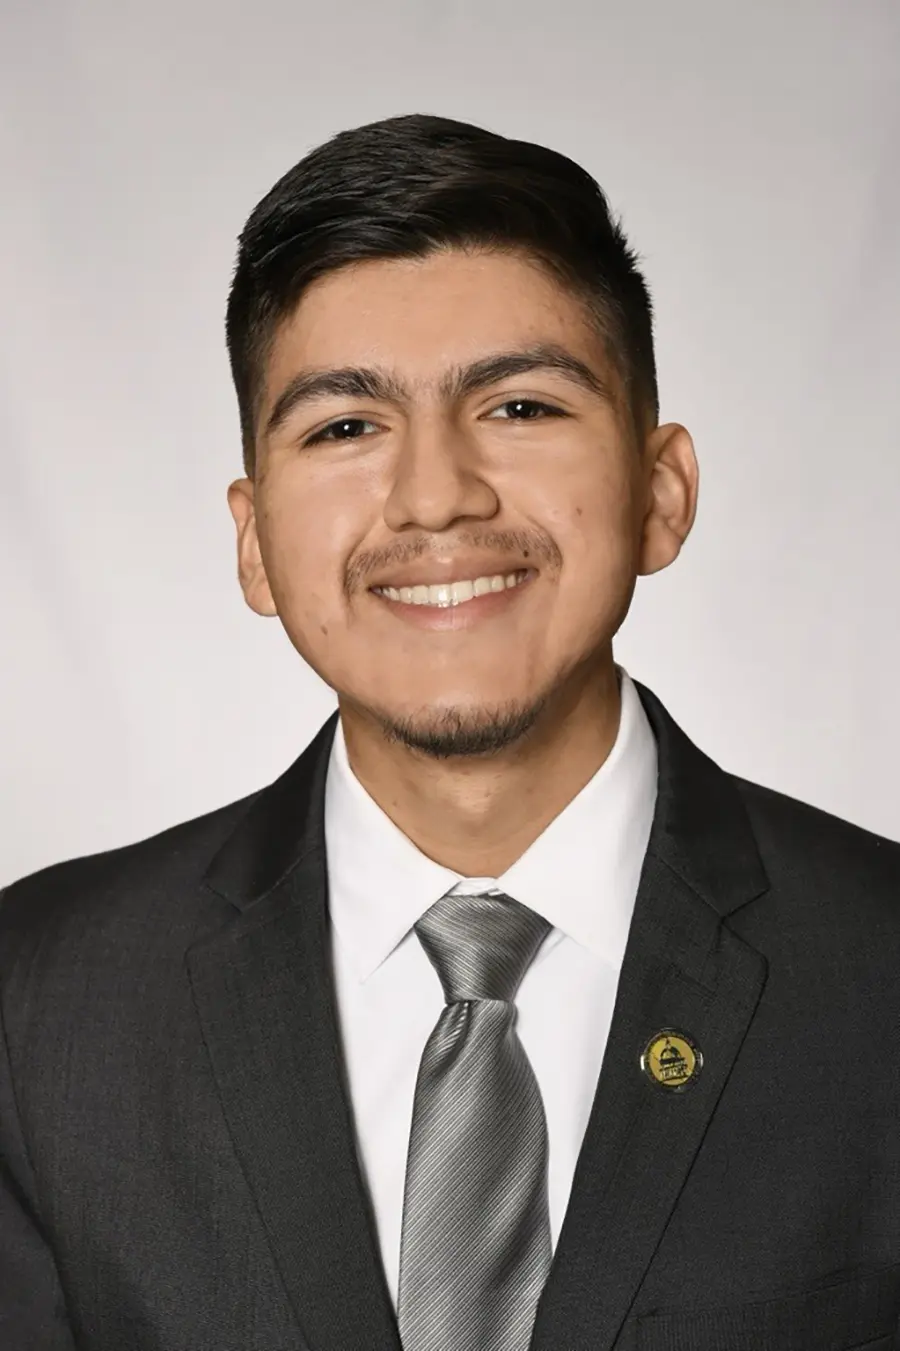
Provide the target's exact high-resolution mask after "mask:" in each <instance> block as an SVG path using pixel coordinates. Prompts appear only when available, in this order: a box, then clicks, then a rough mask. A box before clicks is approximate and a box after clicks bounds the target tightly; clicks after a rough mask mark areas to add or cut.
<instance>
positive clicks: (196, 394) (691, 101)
mask: <svg viewBox="0 0 900 1351" xmlns="http://www.w3.org/2000/svg"><path fill="white" fill-rule="evenodd" d="M0 12H2V36H0V100H2V102H0V154H2V166H0V294H2V309H0V457H2V477H0V484H2V498H0V577H2V583H0V585H2V661H0V720H2V721H0V747H2V769H0V780H2V790H0V791H2V800H0V883H3V882H8V881H11V880H12V879H13V878H14V877H16V876H19V875H21V874H23V873H25V872H28V871H31V870H33V869H35V868H38V867H41V866H43V865H45V864H48V863H51V862H54V861H56V860H59V859H62V858H65V857H70V856H73V855H76V854H84V853H88V852H93V851H95V850H100V849H106V848H110V847H113V846H115V845H119V844H123V843H126V842H129V841H131V840H134V839H137V838H141V837H143V836H146V835H149V834H151V833H153V832H155V831H157V830H160V829H162V828H164V827H165V826H167V825H169V824H172V823H174V822H176V821H178V820H181V819H185V818H187V817H190V816H194V815H197V814H199V813H201V812H203V811H206V810H209V809H211V808H214V807H216V806H218V805H220V804H222V803H225V802H227V801H229V800H231V799H233V798H235V797H238V796H241V795H243V794H245V793H247V792H250V791H252V790H253V789H255V788H257V787H260V786H262V785H263V784H264V783H266V782H267V781H269V780H270V779H272V778H273V777H275V776H276V775H277V774H279V773H280V772H281V771H282V769H284V768H285V767H286V766H287V764H288V763H290V761H291V760H293V759H294V757H295V756H296V755H297V754H298V753H299V751H300V750H301V749H302V747H303V746H304V745H305V744H306V742H307V741H308V740H309V739H310V737H311V736H312V735H313V733H314V732H315V731H316V729H317V728H318V727H319V726H320V724H321V722H322V721H323V720H324V718H325V717H326V716H327V715H328V713H329V712H330V711H331V710H332V708H333V707H334V696H333V694H332V693H331V691H330V690H329V689H327V688H326V687H325V686H324V685H323V684H322V683H321V682H320V681H319V680H318V678H317V677H316V676H314V675H313V674H312V673H311V671H310V670H309V669H308V668H307V667H305V665H304V664H303V662H302V661H301V659H300V658H299V657H298V656H297V655H296V654H295V652H294V650H293V649H292V648H291V646H290V644H289V643H288V641H287V639H286V638H285V636H284V635H283V633H282V631H281V629H280V627H279V626H278V624H277V621H265V620H261V619H258V618H256V617H255V616H254V615H252V614H251V613H250V611H249V610H247V609H246V608H245V606H244V604H243V601H242V599H241V596H240V593H239V591H238V588H237V583H236V580H235V561H234V544H233V530H232V524H231V519H230V517H229V515H228V511H227V507H226V501H225V489H226V486H227V484H228V482H229V480H230V479H231V478H234V477H236V476H237V475H238V474H239V472H240V452H239V437H238V424H237V413H236V406H235V402H234V397H233V393H232V389H231V386H230V382H229V375H228V368H227V362H226V355H225V347H224V337H223V313H224V306H225V298H226V293H227V288H228V284H229V281H230V275H231V269H232V265H233V258H234V249H235V239H236V236H237V234H238V231H239V230H240V228H241V226H242V224H243V222H244V220H245V218H246V216H247V215H248V214H249V212H250V210H251V209H252V207H253V205H254V204H255V203H256V201H257V200H258V199H259V197H261V196H262V194H263V193H264V192H265V191H267V190H268V188H269V187H270V186H271V184H272V183H273V182H274V181H275V179H276V178H277V177H279V176H280V175H281V173H283V172H284V171H285V170H286V169H287V168H288V167H289V166H290V165H292V164H293V163H295V162H296V161H297V160H298V159H300V158H301V157H302V156H303V155H304V154H305V153H306V152H307V151H308V150H309V149H311V148H312V147H313V146H314V145H316V144H318V143H319V142H321V141H322V140H324V139H326V138H327V137H328V136H330V135H332V134H333V133H334V132H336V131H338V130H341V129H343V128H346V127H350V126H354V125H358V124H360V123H363V122H368V121H372V120H374V119H377V118H381V117H386V116H389V115H393V114H396V113H403V112H433V113H440V114H445V115H449V116H452V117H459V118H462V119H464V120H467V121H473V122H477V123H480V124H482V125H484V126H487V127H490V128H491V129H493V130H496V131H498V132H501V133H504V134H507V135H511V136H515V137H520V138H525V139H530V140H536V141H540V142H543V143H545V144H548V145H551V146H553V147H554V148H556V149H558V150H561V151H563V152H564V153H566V154H568V155H570V156H572V157H573V158H575V159H577V160H578V161H580V162H581V163H582V164H583V165H584V166H585V167H586V168H587V169H588V170H589V171H590V172H591V173H592V174H593V175H594V176H595V177H596V178H597V179H598V181H599V182H600V183H601V185H602V186H603V187H604V189H605V190H606V191H607V193H608V194H609V196H610V198H611V201H612V203H613V205H614V207H615V209H616V210H617V211H618V212H619V213H620V214H621V216H622V218H623V221H624V224H625V227H626V229H627V231H628V233H629V236H630V238H631V240H632V242H633V243H634V245H635V246H636V247H637V248H638V250H639V252H640V253H641V255H642V258H643V260H644V266H645V268H646V272H647V275H648V277H649V280H650V284H651V288H652V291H653V294H654V298H655V303H656V310H657V335H658V338H657V351H658V361H659V368H660V378H661V390H662V401H663V417H664V419H665V420H678V421H682V422H684V423H686V424H687V425H688V427H689V428H690V429H691V431H692V432H693V434H694V436H695V440H696V444H697V448H698V453H699V457H700V461H701V467H702V474H703V478H702V489H701V505H700V514H699V518H698V522H697V526H696V529H695V532H694V534H693V536H692V538H691V540H690V541H689V544H688V547H687V548H686V550H685V552H684V554H683V555H682V557H681V559H680V560H679V562H678V563H677V564H676V565H675V566H674V567H673V568H671V569H670V570H669V571H668V572H667V573H664V574H662V575H660V576H659V577H656V578H650V579H646V580H644V581H642V582H641V583H640V584H639V588H638V592H637V596H636V599H635V603H634V607H633V610H632V613H631V615H630V617H629V619H628V621H627V623H626V626H625V628H624V630H623V632H622V635H621V638H620V641H619V644H618V648H617V654H618V658H619V660H620V661H621V662H622V663H623V664H624V665H625V666H626V667H627V669H628V670H629V671H630V672H631V673H632V674H633V675H634V676H636V677H638V678H639V679H641V680H643V681H645V682H646V683H647V684H649V685H650V686H651V687H652V688H653V689H654V690H655V691H656V692H657V693H658V694H659V695H660V696H661V697H662V698H663V700H664V701H665V702H666V703H667V704H668V706H669V708H670V711H671V712H672V713H673V714H674V716H675V717H676V719H678V721H679V722H680V723H681V725H682V726H683V727H684V729H685V730H686V731H687V732H688V734H689V735H690V736H691V737H692V738H693V739H694V740H695V741H696V742H698V744H700V745H701V746H702V747H703V748H704V749H705V750H706V751H707V752H708V753H710V754H711V755H712V756H713V757H714V758H715V759H716V760H718V761H719V762H720V763H721V764H722V765H724V766H725V767H726V768H729V769H731V770H732V771H734V772H737V773H739V774H742V775H744V776H745V777H748V778H753V779H756V780H758V781H761V782H763V783H765V784H769V785H771V786H773V787H777V788H779V789H781V790H783V791H785V792H788V793H790V794H792V795H794V796H797V797H801V798H804V799H806V800H808V801H810V802H813V803H815V804H816V805H818V806H821V807H824V808H826V809H828V810H830V811H832V812H835V813H837V814H839V815H842V816H845V817H848V818H849V819H851V820H853V821H856V822H859V823H860V824H862V825H864V826H866V827H867V828H869V829H872V830H876V831H879V832H881V833H883V834H886V835H890V836H893V837H895V838H896V837H900V787H898V774H897V767H898V763H900V727H898V720H897V713H896V709H897V680H898V671H900V634H898V612H900V606H898V604H897V599H896V593H897V585H898V576H900V529H898V525H900V451H898V443H897V426H898V420H900V382H898V378H897V363H898V352H900V341H898V339H900V240H898V229H897V222H898V218H900V173H898V165H900V82H898V74H897V72H898V62H900V5H898V4H897V3H896V0H882V2H881V3H878V2H876V0H854V3H852V4H851V3H850V2H849V0H843V3H841V0H769V2H768V3H760V2H759V0H757V3H754V4H738V3H729V0H715V2H714V0H706V3H690V2H689V0H688V2H687V3H673V2H672V0H669V2H665V3H664V2H662V0H661V2H660V3H645V4H642V3H627V4H626V3H624V0H622V3H616V4H607V3H603V0H593V3H588V0H581V3H576V2H574V0H558V2H557V3H555V4H552V5H548V4H547V3H545V0H515V3H513V2H512V0H477V3H475V0H443V3H438V2H437V0H422V2H420V3H413V2H412V0H406V2H405V3H404V2H402V0H380V3H378V4H377V5H374V4H371V3H364V2H363V0H355V3H351V2H350V0H331V3H328V4H321V5H320V4H309V3H306V4H304V3H287V2H286V0H255V2H254V3H253V4H247V3H246V0H242V2H241V3H237V0H154V2H153V3H152V4H149V5H148V4H146V3H144V2H143V0H142V3H140V4H138V3H134V0H84V2H83V3H75V2H74V0H70V3H64V0H41V3H39V4H32V5H25V4H22V3H18V0H3V5H2V11H0Z"/></svg>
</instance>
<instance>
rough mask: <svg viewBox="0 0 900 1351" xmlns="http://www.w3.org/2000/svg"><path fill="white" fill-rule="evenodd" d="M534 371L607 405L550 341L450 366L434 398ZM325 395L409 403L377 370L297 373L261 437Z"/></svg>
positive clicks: (578, 364)
mask: <svg viewBox="0 0 900 1351" xmlns="http://www.w3.org/2000/svg"><path fill="white" fill-rule="evenodd" d="M539 370H549V371H556V372H557V373H558V374H560V375H563V376H565V377H566V378H567V379H568V380H570V381H572V382H573V383H574V384H577V385H580V386H581V388H582V389H586V390H587V391H588V392H589V393H591V394H594V395H596V396H597V397H598V398H601V399H604V400H605V401H607V402H613V395H612V391H611V389H610V387H609V385H608V384H607V382H606V381H605V380H603V379H602V378H601V377H600V376H599V375H598V374H597V372H596V371H594V370H592V369H591V367H590V366H588V365H587V363H586V362H584V361H581V360H580V359H579V358H578V357H576V356H574V355H573V353H571V352H569V351H568V350H567V349H566V348H565V347H562V346H561V345H560V344H558V343H552V342H550V343H538V344H537V345H536V346H534V347H528V348H523V349H521V350H517V351H512V352H495V353H493V354H492V355H490V356H486V357H480V358H479V359H478V360H477V361H473V362H471V363H470V364H469V365H468V366H454V367H453V368H451V370H449V371H448V372H447V373H446V375H444V377H443V379H442V380H441V381H440V383H439V385H438V393H439V394H440V396H441V398H442V399H445V400H451V401H455V400H458V399H463V398H466V397H467V396H468V395H470V394H474V393H476V392H477V391H478V390H480V389H485V388H486V387H487V386H488V385H493V384H496V383H497V382H498V381H500V380H506V379H508V378H509V377H510V376H514V375H527V374H528V373H530V372H532V371H539ZM329 396H336V397H338V398H349V399H375V400H378V401H380V402H386V403H406V402H408V401H409V400H410V393H409V390H408V389H407V388H406V386H405V385H404V384H403V383H402V381H399V380H398V379H397V378H396V376H394V375H392V374H391V373H390V372H388V371H385V370H382V369H380V368H379V367H367V366H344V367H341V368H340V369H336V370H324V371H316V370H311V371H299V372H298V373H297V374H296V375H295V376H293V377H292V378H291V379H290V380H289V381H288V383H287V385H286V386H285V387H284V389H283V390H282V391H281V393H280V394H279V396H278V398H277V399H276V400H275V405H274V407H273V409H272V411H271V413H270V414H269V417H268V420H267V422H266V428H265V435H266V436H267V437H268V436H271V435H272V434H273V432H275V431H277V430H278V428H279V427H280V426H282V425H283V423H284V422H286V421H287V419H288V417H289V416H290V414H291V413H293V412H294V411H295V409H297V408H299V407H300V406H301V405H302V404H305V403H311V402H312V401H313V400H314V399H321V398H325V397H329Z"/></svg>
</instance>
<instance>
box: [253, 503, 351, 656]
mask: <svg viewBox="0 0 900 1351" xmlns="http://www.w3.org/2000/svg"><path fill="white" fill-rule="evenodd" d="M349 547H350V546H349V545H346V547H345V544H344V536H343V534H342V533H341V529H340V522H338V521H335V519H334V515H333V513H332V512H330V511H329V510H328V508H327V504H326V503H324V502H321V501H319V500H316V496H315V494H308V493H303V492H302V491H300V492H298V491H294V492H292V493H290V494H288V493H286V492H285V493H281V494H277V493H273V495H272V501H271V503H270V505H268V507H267V510H266V512H265V517H264V521H263V524H262V528H261V530H260V549H261V552H262V558H263V563H264V565H265V569H266V576H267V578H268V581H269V586H270V588H271V591H272V596H273V598H274V600H275V605H276V607H277V609H278V613H279V615H280V616H281V619H282V622H283V623H284V625H285V628H286V629H287V630H288V632H289V634H290V635H291V637H292V638H293V639H294V640H295V641H296V639H297V638H298V637H299V636H301V635H302V634H304V633H308V634H309V637H310V638H311V639H312V640H313V641H314V640H315V636H316V632H317V631H320V629H321V626H322V625H325V626H328V625H329V624H330V623H333V622H334V621H335V620H336V618H337V615H338V613H339V612H340V611H341V610H342V609H343V606H344V597H343V589H342V588H343V578H344V568H345V563H346V558H347V556H348V554H349Z"/></svg>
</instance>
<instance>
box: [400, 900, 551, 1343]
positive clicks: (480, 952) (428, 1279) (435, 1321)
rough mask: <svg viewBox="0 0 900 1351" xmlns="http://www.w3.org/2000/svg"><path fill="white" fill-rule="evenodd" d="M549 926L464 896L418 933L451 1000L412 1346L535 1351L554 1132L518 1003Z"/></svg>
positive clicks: (406, 1287) (434, 1112)
mask: <svg viewBox="0 0 900 1351" xmlns="http://www.w3.org/2000/svg"><path fill="white" fill-rule="evenodd" d="M550 927H551V926H550V925H549V924H548V923H547V922H546V920H544V919H542V918H541V917H540V916H539V915H536V914H535V913H534V911H532V910H529V909H527V907H526V906H524V905H520V904H519V902H518V901H515V900H513V899H512V898H511V897H509V896H503V895H476V896H466V895H459V894H454V893H450V894H448V895H446V896H444V897H442V898H441V900H439V901H438V902H437V904H436V905H433V906H432V907H431V909H430V910H428V911H427V912H426V913H425V914H424V915H423V916H422V918H421V919H420V920H419V922H418V924H416V926H415V929H416V933H417V934H418V936H419V940H420V942H421V943H422V946H423V948H424V949H425V951H426V953H427V954H428V956H429V958H430V959H431V962H432V964H433V965H434V967H435V969H436V971H437V973H438V975H439V977H440V980H441V985H442V986H443V988H444V996H445V998H446V1001H447V1004H446V1007H445V1008H444V1010H443V1012H442V1013H441V1016H440V1018H439V1019H438V1022H437V1026H436V1027H435V1029H434V1031H433V1032H432V1034H431V1036H430V1037H429V1039H428V1041H427V1043H426V1046H425V1050H424V1053H423V1055H422V1061H421V1064H420V1066H419V1076H418V1080H417V1083H416V1093H415V1100H414V1104H413V1119H412V1130H411V1132H410V1142H409V1154H408V1157H407V1164H406V1191H405V1195H404V1200H403V1229H402V1237H401V1243H400V1292H399V1300H398V1319H399V1324H400V1336H401V1340H402V1342H403V1348H404V1351H527V1347H528V1344H529V1341H530V1339H531V1332H532V1327H533V1324H534V1317H535V1310H536V1306H537V1301H538V1298H539V1296H540V1293H541V1290H542V1289H543V1286H544V1282H545V1280H546V1277H547V1273H548V1271H549V1268H550V1259H551V1243H550V1220H549V1213H548V1203H547V1126H546V1120H545V1117H544V1105H543V1102H542V1100H541V1094H540V1089H539V1088H538V1083H537V1080H536V1078H535V1076H534V1071H533V1070H532V1068H531V1065H530V1063H529V1061H528V1057H527V1056H526V1054H525V1051H524V1048H523V1046H522V1043H521V1041H520V1040H519V1037H518V1034H517V1032H516V1030H515V1017H516V1009H515V1005H514V1003H513V1000H514V999H515V997H516V992H517V990H518V988H519V984H520V982H521V980H522V977H523V976H524V974H525V972H526V970H527V969H528V966H529V965H530V963H531V962H532V960H533V959H534V957H535V955H536V953H537V950H538V948H539V947H540V946H541V943H542V942H543V940H544V937H545V936H546V934H547V933H549V931H550Z"/></svg>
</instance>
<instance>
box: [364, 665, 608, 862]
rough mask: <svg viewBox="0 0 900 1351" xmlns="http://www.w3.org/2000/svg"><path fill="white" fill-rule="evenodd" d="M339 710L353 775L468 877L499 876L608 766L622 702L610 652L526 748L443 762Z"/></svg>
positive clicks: (563, 697) (422, 842) (427, 849)
mask: <svg viewBox="0 0 900 1351" xmlns="http://www.w3.org/2000/svg"><path fill="white" fill-rule="evenodd" d="M340 709H341V720H342V726H343V731H344V737H345V740H346V744H347V757H348V759H349V762H350V767H351V769H352V770H353V773H354V774H355V775H356V777H357V779H358V780H359V781H360V783H361V784H362V785H363V787H364V788H365V789H366V791H367V792H368V793H369V795H370V796H371V797H372V798H374V800H375V801H376V802H377V803H378V805H379V807H381V809H382V811H383V812H385V813H386V815H387V816H389V817H390V818H391V820H392V821H393V822H394V824H395V825H396V826H397V827H398V828H399V829H400V830H402V831H403V833H404V835H406V836H407V838H408V839H410V840H412V842H413V844H415V845H416V846H417V848H419V849H420V850H421V851H422V853H423V854H425V855H426V856H427V857H428V858H431V859H433V860H434V862H435V863H439V864H441V865H442V866H443V867H445V868H450V869H452V871H454V872H457V873H459V874H461V875H462V876H463V877H499V876H501V874H502V873H504V872H506V870H507V868H509V867H511V865H512V864H513V863H515V861H516V859H518V858H520V857H521V855H522V854H524V852H525V850H526V849H527V848H528V847H529V845H531V844H532V843H533V842H534V841H535V840H536V839H537V837H538V836H539V835H540V834H541V832H542V831H544V830H545V829H546V827H547V826H548V825H549V824H550V822H551V821H552V820H553V819H554V817H556V816H558V815H559V813H560V812H561V811H562V810H563V809H564V807H566V806H567V805H568V803H569V802H571V801H572V798H573V797H575V796H576V794H578V793H579V792H580V791H581V789H582V788H583V787H584V786H585V784H586V783H588V782H589V780H590V779H591V778H592V777H593V776H594V774H595V773H596V772H597V770H598V769H599V768H600V766H601V765H602V764H603V763H604V761H605V760H606V758H607V756H608V755H609V753H610V751H611V750H612V748H613V745H614V743H615V740H616V736H617V734H618V730H619V719H620V715H621V697H620V693H619V685H618V680H617V676H616V670H615V667H614V665H613V662H612V656H611V654H610V657H609V660H608V662H607V663H605V664H604V667H603V669H602V670H601V671H600V672H598V671H597V669H596V667H595V668H594V669H593V670H592V671H591V673H590V677H589V678H584V679H583V680H582V681H581V683H580V684H578V685H576V686H573V687H572V688H567V689H566V690H564V691H561V692H560V696H559V698H558V699H552V700H550V701H549V702H548V704H547V706H546V708H545V709H544V713H543V714H542V716H541V718H540V720H539V723H538V724H536V725H535V726H534V727H533V728H532V730H531V732H530V733H529V734H528V735H527V736H526V737H524V738H523V739H522V741H521V743H519V744H517V745H516V746H513V747H510V748H509V749H508V750H506V751H503V752H501V753H499V754H496V755H491V756H484V757H482V756H466V757H462V756H460V757H458V758H457V759H452V758H451V759H447V760H435V759H433V758H431V757H429V756H427V755H425V754H423V753H422V752H420V751H414V750H411V749H409V748H408V747H406V746H403V745H400V744H396V743H391V742H389V741H387V740H386V738H385V737H384V734H383V732H382V730H381V728H380V727H379V726H378V725H377V724H376V723H375V722H374V720H373V719H372V718H371V716H366V715H362V714H361V713H360V712H359V711H358V710H356V709H351V708H349V707H346V706H345V704H344V703H343V702H340Z"/></svg>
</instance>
